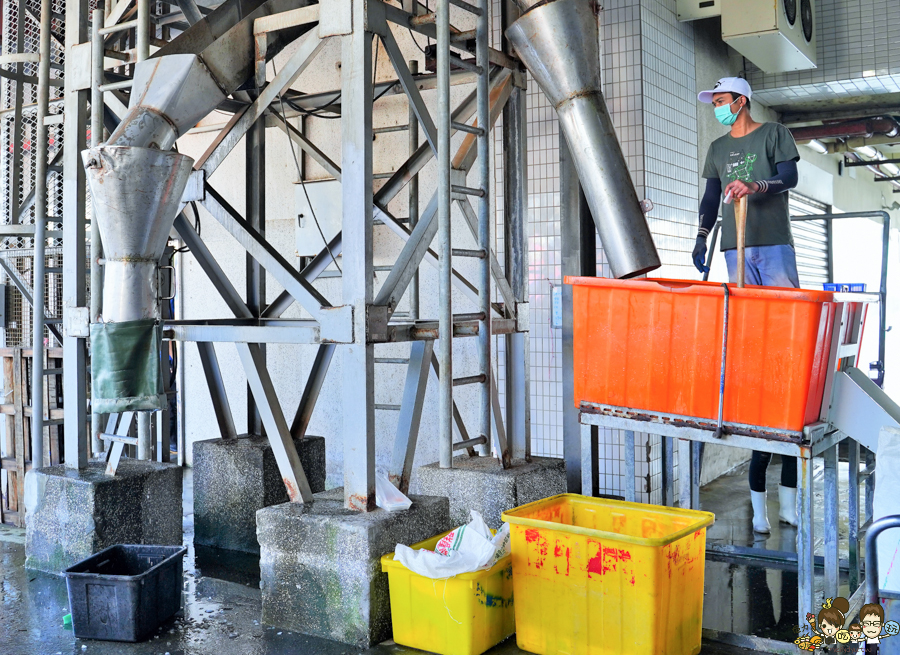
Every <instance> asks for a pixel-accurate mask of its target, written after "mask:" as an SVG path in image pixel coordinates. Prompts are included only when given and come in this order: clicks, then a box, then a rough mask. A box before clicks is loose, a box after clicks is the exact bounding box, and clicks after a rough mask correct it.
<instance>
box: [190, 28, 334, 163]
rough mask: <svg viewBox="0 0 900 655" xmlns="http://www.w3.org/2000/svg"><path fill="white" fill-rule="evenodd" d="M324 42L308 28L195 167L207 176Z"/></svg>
mask: <svg viewBox="0 0 900 655" xmlns="http://www.w3.org/2000/svg"><path fill="white" fill-rule="evenodd" d="M327 41H328V39H319V37H318V36H316V30H311V31H309V32H307V33H306V34H305V35H303V36H302V37H301V38H300V45H299V46H298V47H297V49H296V50H295V51H294V53H293V54H292V55H291V56H290V58H289V59H288V60H287V61H286V62H285V64H284V66H283V67H282V68H281V70H280V71H278V73H277V74H276V75H275V77H273V78H272V80H271V81H270V82H269V83H268V84H267V85H266V86H265V87H264V88H263V90H262V91H261V92H260V94H259V96H258V97H257V98H256V100H254V101H253V103H252V104H251V105H250V106H249V107H248V108H247V109H246V110H245V111H243V112H240V113H237V114H235V115H234V116H232V118H231V120H230V121H229V122H228V124H227V125H226V126H225V127H224V128H223V129H222V131H221V132H219V134H218V135H217V136H216V138H215V140H214V141H213V142H212V143H211V144H210V145H209V147H208V148H207V149H206V152H204V153H203V155H201V157H200V159H198V160H197V162H196V163H195V164H194V168H195V169H197V170H201V169H202V170H203V171H205V172H206V177H207V179H208V178H209V177H210V176H211V175H212V174H213V172H214V171H215V170H216V169H217V168H218V167H219V165H220V164H221V163H222V162H223V161H224V160H225V157H226V156H227V155H228V153H229V152H231V151H232V150H233V149H234V147H235V146H236V145H237V144H238V142H239V141H240V140H241V138H242V137H243V136H244V134H246V133H247V131H248V130H249V129H250V128H251V126H252V125H254V124H255V123H256V122H257V121H258V120H259V119H261V118H262V117H263V115H264V114H265V112H266V110H267V109H268V108H269V106H270V105H271V104H272V103H273V102H274V101H275V100H276V98H278V96H279V95H280V94H281V93H283V92H284V90H285V89H286V88H288V87H289V86H290V85H291V84H293V83H294V81H295V80H296V79H297V78H298V77H299V76H300V74H301V73H302V72H303V71H304V70H306V67H307V66H309V65H310V64H311V63H312V62H313V60H314V59H315V58H316V55H318V54H319V52H320V51H321V50H322V48H323V47H324V46H325V43H326V42H327Z"/></svg>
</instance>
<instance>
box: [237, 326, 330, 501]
mask: <svg viewBox="0 0 900 655" xmlns="http://www.w3.org/2000/svg"><path fill="white" fill-rule="evenodd" d="M236 345H237V351H238V355H239V356H240V358H241V364H242V365H243V367H244V373H245V374H246V375H247V384H248V385H249V387H250V391H251V392H252V393H253V396H254V397H255V398H256V406H257V408H258V410H259V414H260V417H261V418H262V422H263V425H264V426H265V429H266V433H267V434H268V437H269V444H270V445H271V446H272V454H273V455H275V462H276V463H277V464H278V470H279V472H280V473H281V479H282V480H283V481H284V486H285V487H286V488H287V493H288V498H289V499H290V501H291V502H292V503H309V502H312V499H313V497H312V490H311V489H310V487H309V482H308V481H307V479H306V474H305V473H304V472H303V465H302V464H301V463H300V456H299V455H298V454H297V448H296V447H295V446H294V440H293V439H292V438H291V431H290V430H289V429H288V425H287V421H285V419H284V414H283V413H282V411H281V405H280V404H279V402H278V395H277V394H276V393H275V387H274V386H273V384H272V378H271V377H269V371H268V369H267V368H266V363H265V359H264V357H263V354H262V352H261V351H260V349H259V346H258V345H257V344H250V343H239V344H236Z"/></svg>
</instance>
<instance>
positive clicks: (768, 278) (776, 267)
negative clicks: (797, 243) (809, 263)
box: [725, 246, 800, 289]
mask: <svg viewBox="0 0 900 655" xmlns="http://www.w3.org/2000/svg"><path fill="white" fill-rule="evenodd" d="M744 258H745V261H744V277H745V280H746V282H747V284H755V285H758V286H764V287H787V288H795V289H796V288H799V287H800V280H799V278H798V276H797V257H796V255H795V254H794V248H793V246H748V247H747V248H744ZM725 263H726V264H727V265H728V280H729V281H730V282H732V283H733V282H737V250H736V249H734V250H726V251H725Z"/></svg>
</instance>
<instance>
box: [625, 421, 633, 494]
mask: <svg viewBox="0 0 900 655" xmlns="http://www.w3.org/2000/svg"><path fill="white" fill-rule="evenodd" d="M634 459H635V454H634V431H633V430H625V500H627V501H628V502H630V503H633V502H635V488H634V476H635V461H634Z"/></svg>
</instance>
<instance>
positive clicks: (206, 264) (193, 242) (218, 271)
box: [175, 212, 253, 318]
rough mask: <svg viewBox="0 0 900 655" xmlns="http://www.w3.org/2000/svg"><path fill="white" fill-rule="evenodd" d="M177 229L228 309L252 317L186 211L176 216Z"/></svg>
mask: <svg viewBox="0 0 900 655" xmlns="http://www.w3.org/2000/svg"><path fill="white" fill-rule="evenodd" d="M175 230H176V231H177V232H178V236H180V237H181V240H182V241H184V244H185V246H187V247H188V248H189V249H190V251H191V254H192V255H193V256H194V258H195V259H196V260H197V263H198V264H199V265H200V268H202V269H203V272H204V273H206V275H207V277H209V280H210V282H212V283H213V286H214V287H215V288H216V290H217V291H218V292H219V294H220V295H221V296H222V299H223V300H224V301H225V304H226V305H228V309H230V310H231V312H232V313H233V314H234V315H235V316H236V317H238V318H250V317H252V316H253V313H252V312H251V311H250V309H249V308H248V307H247V304H246V303H245V302H244V300H243V298H241V295H240V294H239V293H238V291H237V289H235V287H234V285H233V284H232V283H231V280H229V279H228V276H227V275H225V271H223V270H222V267H221V266H219V263H218V262H217V261H216V258H215V257H213V254H212V252H210V250H209V248H208V247H207V246H206V244H205V243H204V242H203V240H202V239H201V238H200V235H199V234H197V231H196V230H195V229H194V227H193V226H192V225H191V224H190V223H189V222H188V220H187V217H186V216H185V214H184V212H182V213H180V214H179V215H178V216H177V217H176V218H175Z"/></svg>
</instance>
